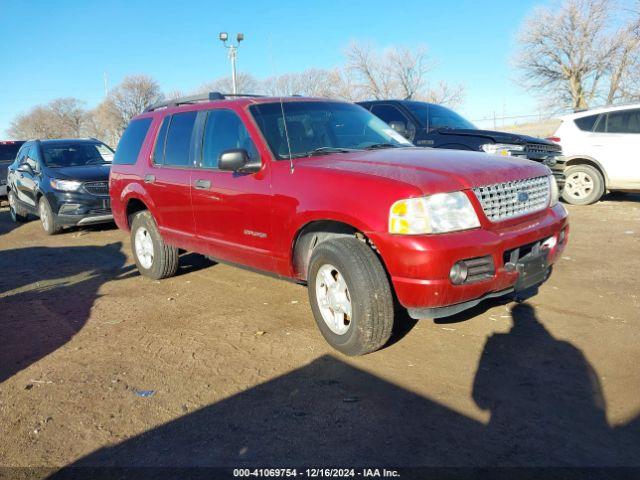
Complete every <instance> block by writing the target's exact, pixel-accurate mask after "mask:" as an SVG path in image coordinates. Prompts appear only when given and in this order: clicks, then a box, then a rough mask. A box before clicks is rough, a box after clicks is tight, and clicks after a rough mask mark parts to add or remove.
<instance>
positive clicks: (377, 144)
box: [364, 143, 399, 150]
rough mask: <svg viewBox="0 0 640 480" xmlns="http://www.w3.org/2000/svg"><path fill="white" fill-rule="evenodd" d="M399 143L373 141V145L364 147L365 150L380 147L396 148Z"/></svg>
mask: <svg viewBox="0 0 640 480" xmlns="http://www.w3.org/2000/svg"><path fill="white" fill-rule="evenodd" d="M397 147H399V145H394V144H393V143H374V144H373V145H368V146H366V147H364V149H365V150H378V149H380V148H397Z"/></svg>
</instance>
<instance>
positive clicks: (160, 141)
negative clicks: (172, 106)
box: [153, 117, 171, 165]
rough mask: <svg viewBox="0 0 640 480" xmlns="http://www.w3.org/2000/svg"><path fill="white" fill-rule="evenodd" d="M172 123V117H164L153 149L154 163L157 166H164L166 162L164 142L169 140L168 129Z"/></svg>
mask: <svg viewBox="0 0 640 480" xmlns="http://www.w3.org/2000/svg"><path fill="white" fill-rule="evenodd" d="M170 121H171V117H164V120H163V121H162V125H161V126H160V131H159V132H158V137H157V138H156V144H155V146H154V147H153V163H155V164H156V165H162V163H163V162H164V142H165V139H166V138H167V129H168V128H169V123H170Z"/></svg>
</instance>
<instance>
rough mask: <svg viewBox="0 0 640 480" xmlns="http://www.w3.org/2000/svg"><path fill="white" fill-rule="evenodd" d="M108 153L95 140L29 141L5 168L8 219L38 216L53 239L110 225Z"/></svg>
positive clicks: (111, 156) (109, 150) (110, 155)
mask: <svg viewBox="0 0 640 480" xmlns="http://www.w3.org/2000/svg"><path fill="white" fill-rule="evenodd" d="M112 159H113V150H111V148H109V147H108V146H107V145H105V144H104V143H102V142H100V141H98V140H95V139H58V140H30V141H28V142H26V143H25V144H24V145H23V146H22V148H20V151H19V152H18V155H17V157H16V159H15V161H14V162H13V164H11V165H10V166H9V170H8V174H7V196H8V198H9V207H10V212H11V218H12V219H13V220H14V221H15V222H20V221H24V220H26V219H27V216H28V215H29V214H31V215H35V216H37V217H40V221H41V223H42V228H43V229H44V231H45V232H47V233H48V234H50V235H52V234H54V233H57V232H59V231H60V230H61V229H62V228H63V227H65V226H74V225H88V224H95V223H104V222H111V221H113V216H112V214H111V204H110V200H109V168H110V165H111V160H112Z"/></svg>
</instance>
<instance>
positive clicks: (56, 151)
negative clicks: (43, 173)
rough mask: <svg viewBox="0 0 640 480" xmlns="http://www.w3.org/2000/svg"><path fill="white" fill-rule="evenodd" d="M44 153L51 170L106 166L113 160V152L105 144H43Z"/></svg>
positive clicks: (46, 163) (45, 160)
mask: <svg viewBox="0 0 640 480" xmlns="http://www.w3.org/2000/svg"><path fill="white" fill-rule="evenodd" d="M42 153H43V154H44V163H45V165H46V166H47V167H51V168H59V167H83V166H86V165H104V164H110V163H111V161H112V160H113V150H111V149H110V148H109V147H107V146H106V145H105V144H104V143H89V142H86V143H79V142H76V143H59V142H55V143H43V144H42Z"/></svg>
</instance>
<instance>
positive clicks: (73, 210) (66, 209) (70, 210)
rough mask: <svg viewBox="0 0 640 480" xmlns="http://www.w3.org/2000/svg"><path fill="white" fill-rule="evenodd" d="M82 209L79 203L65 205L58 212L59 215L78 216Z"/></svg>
mask: <svg viewBox="0 0 640 480" xmlns="http://www.w3.org/2000/svg"><path fill="white" fill-rule="evenodd" d="M81 207H82V205H80V204H79V203H63V204H62V206H61V207H60V210H59V211H58V214H59V215H73V214H77V213H78V210H80V208H81Z"/></svg>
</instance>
